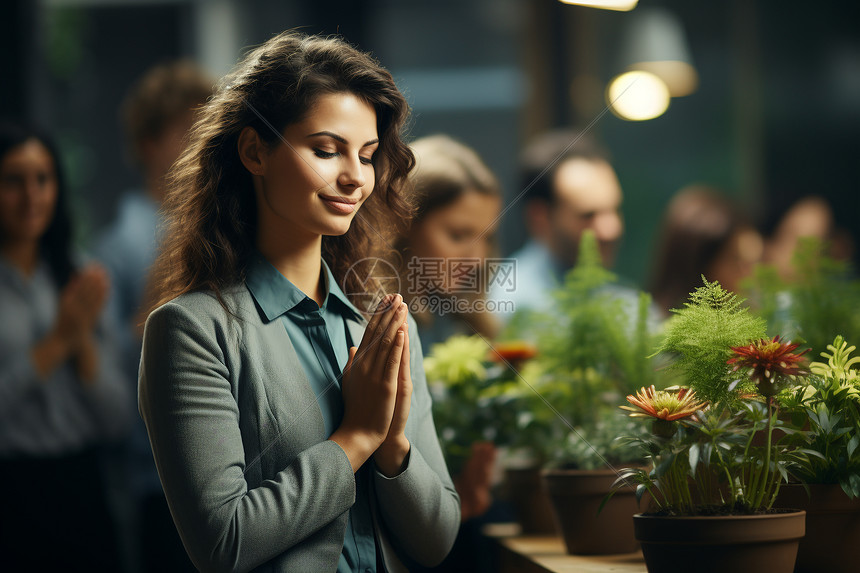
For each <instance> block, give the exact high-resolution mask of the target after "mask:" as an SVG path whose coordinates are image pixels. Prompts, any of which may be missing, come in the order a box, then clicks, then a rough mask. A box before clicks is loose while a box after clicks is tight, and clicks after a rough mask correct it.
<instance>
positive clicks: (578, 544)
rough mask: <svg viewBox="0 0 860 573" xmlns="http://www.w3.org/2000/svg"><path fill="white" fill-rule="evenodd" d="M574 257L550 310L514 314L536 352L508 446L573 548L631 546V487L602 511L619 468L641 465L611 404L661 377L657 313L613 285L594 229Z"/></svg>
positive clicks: (643, 298)
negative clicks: (525, 465) (520, 457)
mask: <svg viewBox="0 0 860 573" xmlns="http://www.w3.org/2000/svg"><path fill="white" fill-rule="evenodd" d="M577 261H578V262H577V265H576V266H575V267H574V268H573V269H571V271H569V272H568V274H567V275H566V277H565V281H564V284H563V286H562V287H561V288H560V289H559V290H558V291H557V292H556V293H555V295H554V296H555V305H554V307H553V313H552V314H544V315H537V314H532V315H530V316H528V317H523V316H520V317H515V319H519V320H515V321H514V323H513V324H514V326H513V327H512V328H511V329H509V333H512V334H513V335H514V336H516V337H518V338H522V337H532V338H533V339H534V340H535V341H536V345H537V347H538V349H539V351H540V352H539V355H538V356H537V358H536V359H535V360H534V361H533V362H532V363H531V364H530V365H529V367H528V369H527V370H525V371H523V372H522V376H521V381H520V383H521V386H522V387H527V388H528V393H527V394H526V395H524V396H522V401H521V402H519V403H518V404H520V405H521V406H522V407H523V410H522V411H521V413H520V414H519V416H518V434H517V436H516V437H515V440H514V442H513V445H514V446H518V447H519V450H520V451H526V452H530V455H529V458H530V459H531V460H532V461H533V464H534V471H535V472H537V471H541V474H542V479H543V484H544V487H545V489H546V490H547V492H548V494H549V496H550V500H551V501H552V505H553V512H554V516H555V521H556V523H557V524H558V529H559V531H560V532H561V534H562V536H563V537H564V539H565V544H566V548H567V550H568V552H569V553H572V554H611V553H629V552H632V551H635V549H636V547H637V544H636V540H635V539H634V537H633V531H632V526H631V523H630V516H632V515H633V514H634V513H635V512H636V511H637V505H636V499H635V495H634V492H633V490H630V495H628V496H626V498H624V497H622V496H620V495H619V496H618V498H617V499H614V500H613V501H612V503H611V504H610V505H608V506H607V507H605V508H604V510H603V511H602V512H599V511H598V510H599V508H600V504H601V501H602V499H603V498H604V497H605V495H606V494H607V493H608V492H609V490H610V487H611V485H612V483H613V482H614V480H615V478H616V477H617V473H616V472H617V471H618V468H621V467H625V466H631V465H632V466H642V465H643V464H644V460H643V458H642V456H641V454H640V453H639V452H638V451H636V449H635V448H631V447H626V446H621V445H619V444H617V443H613V440H614V438H615V437H616V436H617V435H618V433H619V432H621V431H631V430H632V428H631V427H630V424H629V421H627V420H625V419H624V417H623V416H621V417H619V416H618V415H617V414H618V412H617V409H616V408H615V404H617V402H618V400H619V399H620V398H621V397H622V396H624V395H625V394H627V393H628V392H629V391H631V389H632V388H634V387H635V385H636V384H640V383H642V382H643V381H648V382H649V383H651V382H653V383H656V384H660V382H659V380H658V376H660V374H659V373H658V372H657V369H656V363H655V359H654V358H649V355H650V354H651V352H652V350H653V348H654V344H655V342H656V336H655V333H654V325H655V323H656V321H655V320H653V319H652V317H653V315H652V313H651V304H650V303H651V300H650V297H649V296H648V295H646V294H644V293H639V292H635V291H630V290H625V291H623V294H621V293H622V291H620V290H619V289H618V288H617V287H616V286H615V282H616V277H615V275H614V274H612V273H611V272H609V271H608V270H606V269H605V268H603V265H602V263H601V260H600V254H599V250H598V247H597V243H596V240H595V237H594V235H593V234H592V233H584V234H583V236H582V239H581V242H580V251H579V256H578V259H577ZM625 532H626V534H625Z"/></svg>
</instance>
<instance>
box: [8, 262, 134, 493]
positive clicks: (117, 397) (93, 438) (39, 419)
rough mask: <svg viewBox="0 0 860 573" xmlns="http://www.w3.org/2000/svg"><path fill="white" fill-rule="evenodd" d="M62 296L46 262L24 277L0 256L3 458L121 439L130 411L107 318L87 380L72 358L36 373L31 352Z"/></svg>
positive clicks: (66, 450) (74, 449) (67, 450)
mask: <svg viewBox="0 0 860 573" xmlns="http://www.w3.org/2000/svg"><path fill="white" fill-rule="evenodd" d="M59 295H60V293H59V290H58V288H57V286H56V284H55V283H54V280H53V278H52V275H51V271H50V269H49V268H48V265H47V264H46V263H45V262H44V261H40V262H39V265H38V266H37V267H36V270H35V272H34V273H33V275H32V276H29V277H27V276H25V275H23V274H22V273H21V272H20V271H19V270H18V269H17V268H16V267H14V266H13V265H12V264H10V263H9V262H8V261H7V260H6V259H4V258H3V257H0V458H7V459H8V458H15V457H20V456H27V457H29V456H35V457H43V456H52V455H63V454H70V453H76V452H78V451H80V450H82V449H84V448H88V447H92V446H96V445H98V444H100V443H104V442H106V441H108V440H115V439H118V438H119V437H121V436H122V434H123V432H124V431H125V430H126V428H127V424H128V422H129V420H130V419H131V417H132V416H133V413H134V411H133V409H132V408H131V404H132V402H131V398H130V392H129V388H130V386H129V383H128V382H127V381H126V380H125V378H124V377H123V375H122V372H121V371H120V369H119V366H118V365H117V364H116V362H115V360H114V357H115V355H114V351H113V348H112V347H111V342H112V335H111V333H110V332H109V330H108V325H106V324H103V323H102V324H100V325H99V328H98V329H97V332H96V344H97V345H98V353H99V370H98V374H97V376H96V379H95V381H94V382H93V383H92V384H91V385H85V384H83V383H82V381H81V379H80V378H79V377H78V375H77V373H76V371H75V368H74V365H73V364H72V361H71V360H68V361H66V362H64V363H63V364H61V365H59V366H58V367H57V368H56V369H55V370H54V371H53V372H51V373H50V374H49V375H47V376H46V377H42V376H41V375H39V373H38V372H37V371H36V367H35V365H34V364H33V359H32V356H31V353H32V350H33V347H34V346H35V345H36V344H38V343H39V341H41V340H43V339H44V338H45V336H46V335H47V334H48V332H50V330H51V328H53V326H54V323H55V321H56V318H57V307H58V304H59ZM58 477H59V478H60V479H61V476H58ZM10 495H20V492H12V493H11V494H10Z"/></svg>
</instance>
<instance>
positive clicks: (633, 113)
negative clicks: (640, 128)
mask: <svg viewBox="0 0 860 573" xmlns="http://www.w3.org/2000/svg"><path fill="white" fill-rule="evenodd" d="M606 100H607V104H609V107H610V109H611V110H612V112H613V113H614V114H615V115H617V116H618V117H620V118H621V119H626V120H630V121H644V120H646V119H654V118H655V117H659V116H661V115H663V112H665V111H666V109H667V108H668V107H669V100H670V96H669V88H667V87H666V84H665V82H663V80H661V79H660V78H659V77H657V76H655V75H654V74H652V73H649V72H643V71H638V70H637V71H633V72H627V73H624V74H621V75H620V76H616V77H615V78H613V79H612V81H611V82H609V87H608V88H607V89H606Z"/></svg>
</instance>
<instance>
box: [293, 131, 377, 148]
mask: <svg viewBox="0 0 860 573" xmlns="http://www.w3.org/2000/svg"><path fill="white" fill-rule="evenodd" d="M320 135H325V136H328V137H331V138H332V139H334V140H335V141H339V142H341V143H343V144H344V145H346V144H348V143H349V142H348V141H347V140H346V139H345V138H344V137H342V136H340V135H338V134H336V133H332V132H331V131H318V132H316V133H312V134H310V135H308V137H317V136H320ZM376 143H379V139H371V140H370V141H368V142H366V143H365V144H364V145H362V147H367V146H368V145H374V144H376Z"/></svg>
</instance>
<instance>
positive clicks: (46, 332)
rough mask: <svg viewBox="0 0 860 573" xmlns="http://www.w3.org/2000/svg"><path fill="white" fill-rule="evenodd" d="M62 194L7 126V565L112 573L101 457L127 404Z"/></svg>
mask: <svg viewBox="0 0 860 573" xmlns="http://www.w3.org/2000/svg"><path fill="white" fill-rule="evenodd" d="M65 195H66V190H65V185H64V181H63V177H62V172H61V165H60V160H59V157H58V155H57V151H56V148H55V147H54V145H53V143H52V142H51V140H50V139H49V138H47V137H46V136H44V135H42V134H40V133H39V132H38V131H36V130H33V129H29V128H25V127H22V126H19V125H15V124H3V125H2V126H0V491H2V492H3V497H2V499H1V500H0V556H2V557H1V558H2V561H3V563H4V564H6V565H8V564H10V563H14V564H16V565H20V566H21V567H22V569H21V570H33V571H48V570H52V571H113V570H116V569H117V568H118V563H117V555H116V544H115V539H114V532H113V525H112V521H111V518H110V517H109V511H108V508H107V504H106V500H105V495H104V494H105V492H104V487H103V479H102V475H101V468H100V463H99V456H98V451H97V450H98V447H99V445H101V444H103V443H104V442H106V441H108V440H111V439H115V438H118V437H119V436H120V435H121V433H122V431H123V430H124V428H125V426H126V424H127V422H128V420H129V419H130V416H131V414H132V412H131V410H130V407H129V405H130V403H131V401H130V397H129V390H128V385H127V384H128V383H127V382H126V381H125V380H124V379H123V378H122V374H121V371H120V369H119V367H118V364H117V362H116V360H115V358H116V357H115V355H114V353H113V351H112V348H111V347H110V346H109V342H110V337H109V336H108V335H107V334H106V332H105V330H104V325H103V324H102V323H101V320H100V319H101V315H102V309H103V306H104V303H105V300H106V298H107V295H108V287H109V284H108V279H107V275H106V273H105V271H104V270H103V269H102V268H101V267H98V266H96V265H92V264H90V265H84V266H79V265H77V264H76V263H75V262H74V258H73V255H72V252H71V244H72V225H71V221H70V218H69V214H68V211H67V207H66V196H65Z"/></svg>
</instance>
